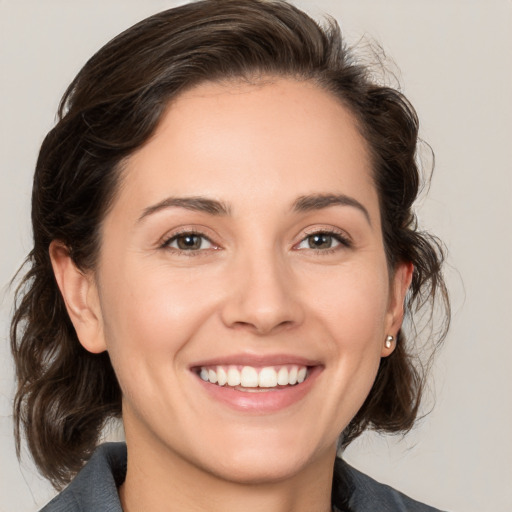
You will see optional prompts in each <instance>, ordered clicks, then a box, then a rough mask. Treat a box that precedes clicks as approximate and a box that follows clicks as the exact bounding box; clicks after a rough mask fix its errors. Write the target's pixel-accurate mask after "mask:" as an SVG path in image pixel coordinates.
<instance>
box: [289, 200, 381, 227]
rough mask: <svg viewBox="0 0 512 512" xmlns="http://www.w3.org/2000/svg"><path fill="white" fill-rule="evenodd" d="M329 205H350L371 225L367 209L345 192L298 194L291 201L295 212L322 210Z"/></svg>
mask: <svg viewBox="0 0 512 512" xmlns="http://www.w3.org/2000/svg"><path fill="white" fill-rule="evenodd" d="M329 206H351V207H353V208H356V209H357V210H359V211H360V212H362V213H363V215H364V216H365V218H366V220H367V221H368V224H370V226H371V225H372V221H371V219H370V214H369V213H368V210H367V209H366V208H365V207H364V206H363V205H362V204H361V203H360V202H359V201H358V200H357V199H354V198H353V197H350V196H347V195H345V194H311V195H306V196H300V197H299V198H298V199H296V200H295V201H294V203H293V210H295V211H296V212H308V211H312V210H322V209H323V208H328V207H329Z"/></svg>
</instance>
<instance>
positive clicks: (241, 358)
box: [190, 353, 321, 368]
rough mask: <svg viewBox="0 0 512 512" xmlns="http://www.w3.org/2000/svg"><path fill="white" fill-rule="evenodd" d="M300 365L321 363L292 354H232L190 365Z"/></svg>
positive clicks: (192, 366)
mask: <svg viewBox="0 0 512 512" xmlns="http://www.w3.org/2000/svg"><path fill="white" fill-rule="evenodd" d="M288 364H293V365H298V366H319V365H321V362H320V361H319V360H318V359H309V358H305V357H301V356H297V355H292V354H244V353H241V354H230V355H226V356H219V357H215V358H212V359H204V360H201V361H197V362H195V363H193V364H191V365H190V368H198V367H202V366H228V365H241V366H253V367H264V366H280V365H288Z"/></svg>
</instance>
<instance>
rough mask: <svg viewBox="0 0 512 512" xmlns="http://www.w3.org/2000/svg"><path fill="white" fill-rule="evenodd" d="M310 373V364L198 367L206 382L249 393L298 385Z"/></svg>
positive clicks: (198, 372) (199, 373)
mask: <svg viewBox="0 0 512 512" xmlns="http://www.w3.org/2000/svg"><path fill="white" fill-rule="evenodd" d="M309 373H310V371H309V367H308V366H305V365H295V364H293V365H279V366H260V367H258V366H247V365H246V366H242V365H212V366H201V367H199V368H198V369H197V374H198V375H199V377H200V378H201V380H203V381H204V382H208V383H210V384H214V385H216V386H219V387H227V388H232V389H236V390H237V391H242V392H249V393H250V392H253V393H254V392H265V391H275V390H280V389H285V388H288V387H290V386H297V385H298V384H302V383H303V382H304V381H305V380H306V379H307V378H308V376H309Z"/></svg>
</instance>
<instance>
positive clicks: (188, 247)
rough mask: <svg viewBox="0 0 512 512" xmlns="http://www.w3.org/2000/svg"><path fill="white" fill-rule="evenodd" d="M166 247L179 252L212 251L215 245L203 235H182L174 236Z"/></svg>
mask: <svg viewBox="0 0 512 512" xmlns="http://www.w3.org/2000/svg"><path fill="white" fill-rule="evenodd" d="M164 246H165V247H168V248H171V249H176V250H179V251H199V250H201V249H211V248H212V247H213V244H212V242H211V241H210V240H208V238H206V237H205V236H203V235H199V234H196V233H181V234H179V235H175V236H173V237H172V238H171V239H170V240H168V241H167V242H166V243H165V244H164Z"/></svg>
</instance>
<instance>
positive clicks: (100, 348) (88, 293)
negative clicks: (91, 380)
mask: <svg viewBox="0 0 512 512" xmlns="http://www.w3.org/2000/svg"><path fill="white" fill-rule="evenodd" d="M49 252H50V259H51V262H52V267H53V272H54V274H55V279H56V280H57V284H58V285H59V289H60V293H61V294H62V297H63V299H64V303H65V304H66V309H67V311H68V315H69V318H70V319H71V322H72V323H73V325H74V327H75V331H76V334H77V336H78V339H79V341H80V343H81V344H82V346H83V347H84V348H85V349H86V350H88V351H89V352H93V353H95V354H98V353H100V352H104V351H105V350H106V349H107V348H106V343H105V337H104V330H103V319H102V315H101V307H100V300H99V295H98V288H97V286H96V282H95V280H94V276H93V275H92V272H83V271H81V270H80V269H79V268H77V266H76V265H75V263H74V261H73V260H72V258H71V255H70V253H69V249H68V247H67V246H66V245H65V244H64V243H63V242H61V241H59V240H53V241H52V243H51V244H50V249H49Z"/></svg>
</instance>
